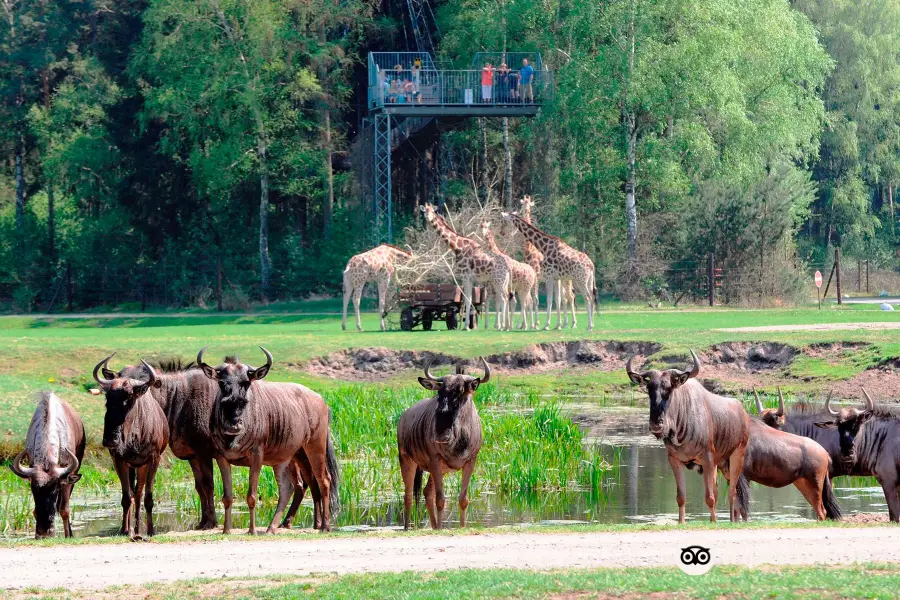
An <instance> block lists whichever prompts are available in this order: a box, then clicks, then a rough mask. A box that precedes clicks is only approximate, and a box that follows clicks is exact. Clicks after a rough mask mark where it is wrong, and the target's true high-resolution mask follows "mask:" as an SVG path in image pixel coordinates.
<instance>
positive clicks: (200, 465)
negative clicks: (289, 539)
mask: <svg viewBox="0 0 900 600" xmlns="http://www.w3.org/2000/svg"><path fill="white" fill-rule="evenodd" d="M260 348H261V349H262V351H263V353H264V354H265V357H266V363H265V364H264V365H263V366H261V367H256V368H254V367H251V366H249V365H247V364H244V363H242V362H240V360H239V359H237V358H235V357H226V358H225V359H224V361H223V362H222V364H220V365H219V366H217V367H212V366H210V365H208V364H206V363H205V362H204V360H203V355H204V351H205V350H206V348H204V349H203V350H200V352H199V353H198V355H197V359H196V362H195V363H190V364H188V365H182V364H181V362H180V361H178V360H171V361H160V362H158V363H157V366H156V367H154V366H151V365H150V364H149V363H148V362H146V361H144V360H142V361H141V363H140V364H139V365H134V366H126V367H124V368H122V369H120V370H119V371H118V372H116V371H113V370H111V369H110V368H109V361H110V360H111V359H112V356H113V355H110V356H108V357H106V358H104V359H103V360H102V361H100V362H99V363H98V364H97V365H96V367H94V371H93V376H94V379H95V380H96V381H97V383H98V384H99V385H100V388H101V389H102V391H103V393H104V394H105V396H106V414H105V417H104V426H103V446H104V447H105V448H107V449H108V451H109V453H110V456H111V457H112V460H113V463H114V465H115V470H116V473H117V474H118V477H119V480H120V482H121V486H122V511H123V516H122V527H121V530H120V533H121V534H122V535H128V536H130V537H131V538H132V539H139V538H140V536H141V525H140V507H141V503H142V500H143V506H144V511H145V515H146V534H147V535H153V533H154V528H153V506H154V502H153V481H154V476H155V474H156V471H157V469H158V467H159V464H160V460H161V456H162V454H163V452H164V451H165V448H166V446H168V447H169V448H170V449H171V451H172V454H174V455H175V456H176V457H177V458H179V459H182V460H187V461H189V462H190V465H191V468H192V471H193V474H194V483H195V488H196V491H197V494H198V495H199V498H200V522H199V524H198V526H197V527H198V528H199V529H213V528H215V527H217V525H218V523H217V516H216V509H215V499H214V487H213V462H215V463H216V464H217V465H218V468H219V471H220V473H221V478H222V483H223V497H222V503H223V505H224V509H225V510H224V520H225V523H224V532H225V533H228V532H229V531H230V529H231V526H232V515H231V507H232V502H233V492H232V481H231V467H232V466H246V467H250V477H249V486H248V490H247V508H248V510H249V516H250V530H249V533H251V534H254V533H256V515H255V507H256V502H257V490H258V485H259V477H260V472H261V469H262V467H263V466H264V465H267V466H271V467H272V468H273V471H274V473H275V479H276V481H277V484H278V504H277V507H276V510H275V514H274V516H273V518H272V521H271V523H270V524H269V527H268V532H273V531H274V530H275V529H276V524H278V523H279V519H281V518H282V515H283V516H284V518H283V520H281V522H280V525H279V527H281V528H290V527H291V524H292V521H293V519H294V517H295V515H296V512H297V510H298V508H299V506H300V503H301V502H302V500H303V497H304V495H305V493H306V491H307V489H308V490H309V492H310V494H311V495H312V498H313V506H314V526H315V528H316V529H319V530H323V531H328V530H330V528H331V520H332V515H333V514H334V513H335V511H337V509H338V504H339V502H338V486H339V468H338V459H337V456H336V455H335V451H334V445H333V443H332V436H331V433H330V417H331V415H330V411H329V408H328V406H327V405H326V404H325V402H324V400H323V399H322V397H321V396H320V395H319V394H317V393H316V392H314V391H312V390H310V389H309V388H307V387H304V386H302V385H299V384H295V383H273V382H268V381H264V378H265V376H266V374H267V373H268V372H269V370H270V369H271V367H272V364H273V358H272V355H271V354H270V353H269V352H268V351H267V350H266V349H265V348H262V347H260ZM691 356H692V357H693V365H692V366H691V368H690V369H689V370H686V371H682V370H679V369H672V368H670V369H665V370H657V369H650V370H646V371H642V372H636V371H633V370H632V360H631V359H630V360H629V361H628V362H627V363H626V367H625V369H626V372H627V374H628V377H629V378H630V380H631V381H632V382H633V383H634V384H637V385H640V386H641V387H642V388H644V389H646V391H647V393H648V395H649V400H650V423H649V425H650V432H651V433H652V434H653V435H654V436H656V437H657V438H658V439H660V440H662V441H663V443H664V444H665V447H666V449H667V451H668V457H669V463H670V465H671V467H672V472H673V474H674V476H675V481H676V488H677V496H676V499H677V503H678V513H679V514H678V517H679V522H684V520H685V484H684V477H685V472H684V468H685V467H687V468H688V469H695V468H696V469H697V470H698V471H699V472H700V473H701V474H702V476H703V478H704V483H705V489H706V494H705V501H706V504H707V506H708V507H709V512H710V519H711V520H712V521H715V520H716V502H717V497H718V490H717V473H718V472H721V473H722V474H723V475H724V477H725V479H726V481H728V482H729V494H728V501H729V507H730V514H731V520H732V521H737V520H747V519H748V517H749V505H750V488H749V483H748V481H755V482H757V483H759V484H762V485H765V486H770V487H784V486H787V485H790V484H794V485H795V486H796V487H797V489H799V490H800V492H801V493H802V494H803V496H804V497H805V498H806V499H807V501H808V502H809V503H810V505H811V506H812V508H813V511H814V512H815V514H816V516H817V518H818V519H820V520H824V519H834V520H838V519H840V518H841V509H840V507H839V506H838V503H837V500H836V498H835V495H834V491H833V489H832V484H831V479H832V478H834V477H837V476H840V475H866V476H874V477H876V478H877V479H878V481H879V482H880V483H881V485H882V487H883V489H884V494H885V498H886V500H887V504H888V510H889V514H890V519H891V521H900V485H898V484H900V410H898V409H895V408H889V407H877V406H875V404H874V402H873V401H872V399H871V397H870V396H869V394H868V393H867V392H866V391H865V390H863V394H864V396H865V399H866V403H865V406H864V407H862V408H852V407H851V408H843V409H841V410H835V409H834V408H833V407H832V406H831V402H830V401H831V396H830V395H829V397H828V399H826V401H825V405H824V407H817V406H812V405H810V404H807V403H797V404H795V405H794V406H793V407H792V409H791V410H790V411H786V410H785V406H784V398H783V396H782V395H781V390H780V389H779V390H778V397H779V406H778V408H777V409H764V408H763V406H762V403H761V402H760V401H759V397H758V396H757V397H756V405H757V409H758V412H759V414H758V415H754V416H751V415H749V414H748V413H747V411H745V410H744V407H743V405H742V404H741V402H739V401H738V400H736V399H734V398H726V397H723V396H719V395H716V394H713V393H712V392H710V391H708V390H707V389H706V388H705V387H703V385H702V384H701V383H700V382H699V381H698V380H697V377H698V375H699V373H700V360H699V359H698V358H697V355H696V354H695V353H694V352H693V350H692V351H691ZM481 362H482V365H483V369H484V374H483V375H482V376H481V377H473V376H470V375H466V374H465V373H464V371H463V369H462V367H460V366H457V368H456V372H455V373H454V374H450V375H445V376H443V377H435V376H433V375H432V373H431V371H430V368H429V367H430V365H428V366H425V376H424V377H419V378H418V381H419V383H420V384H421V385H422V386H423V387H424V388H425V389H427V390H429V391H432V392H435V395H434V396H432V397H430V398H426V399H424V400H421V401H420V402H418V403H416V404H415V405H413V406H412V407H410V408H409V409H407V410H406V411H405V412H404V413H403V414H402V416H401V417H400V420H399V423H398V425H397V447H398V458H399V461H400V472H401V474H402V477H403V483H404V488H405V493H404V525H405V527H406V528H409V524H410V512H411V509H412V503H413V500H414V499H415V500H416V501H418V497H419V494H420V492H421V491H422V480H423V475H424V473H426V472H427V473H428V474H429V477H428V482H427V484H426V485H425V488H424V495H425V502H426V506H427V509H428V514H429V518H430V521H431V526H432V527H433V528H435V529H440V528H441V526H442V524H443V514H444V509H445V497H444V488H443V475H444V474H446V473H448V472H454V471H460V470H461V471H462V483H461V486H460V493H459V520H460V525H461V526H464V525H465V522H466V507H467V506H468V487H469V482H470V479H471V476H472V473H473V471H474V469H475V464H476V460H477V457H478V452H479V450H480V449H481V446H482V442H483V438H482V428H481V420H480V418H479V415H478V411H477V409H476V407H475V404H474V401H473V398H474V394H475V391H476V390H477V389H478V387H479V385H481V384H482V383H486V382H488V381H489V380H490V378H491V369H490V366H489V365H488V363H487V361H485V360H484V359H481ZM84 454H85V431H84V425H83V424H82V421H81V418H80V417H79V416H78V414H77V413H76V412H75V411H74V409H73V408H72V407H71V405H69V404H68V403H67V402H65V401H63V400H61V399H60V398H58V397H57V396H56V395H55V394H53V393H51V392H43V393H42V394H41V395H40V399H39V401H38V405H37V408H36V410H35V413H34V416H33V418H32V420H31V425H30V427H29V430H28V434H27V438H26V442H25V449H24V450H22V452H20V453H19V454H18V456H16V458H15V459H14V461H13V463H12V465H11V469H12V471H13V472H14V473H15V474H16V475H18V476H19V477H21V478H22V479H25V480H27V481H29V482H30V484H31V491H32V495H33V497H34V504H35V507H34V516H35V521H36V528H35V535H36V537H38V538H41V537H47V536H52V535H54V521H55V517H56V514H57V512H58V513H59V514H60V516H61V518H62V521H63V525H64V532H65V536H66V537H71V536H72V526H71V522H70V511H69V499H70V496H71V494H72V489H73V486H74V485H75V483H76V482H77V481H78V480H79V478H80V477H81V476H80V474H79V469H80V466H81V465H82V461H83V460H84ZM26 459H27V461H28V463H29V465H28V466H26V465H25V464H24V463H25V461H26ZM292 496H293V498H291V497H292ZM289 501H290V502H291V505H290V507H288V502H289ZM285 509H287V512H285Z"/></svg>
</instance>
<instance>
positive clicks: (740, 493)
mask: <svg viewBox="0 0 900 600" xmlns="http://www.w3.org/2000/svg"><path fill="white" fill-rule="evenodd" d="M736 491H737V500H736V501H737V505H738V510H739V511H740V513H741V518H743V520H745V521H748V520H750V482H749V481H747V478H746V477H745V476H744V474H743V473H741V476H740V477H739V478H738V482H737V490H736Z"/></svg>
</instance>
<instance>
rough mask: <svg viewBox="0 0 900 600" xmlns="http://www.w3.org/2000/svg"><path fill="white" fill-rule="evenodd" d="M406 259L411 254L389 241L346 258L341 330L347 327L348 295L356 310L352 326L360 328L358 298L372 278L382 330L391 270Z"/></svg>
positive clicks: (392, 277)
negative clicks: (376, 293)
mask: <svg viewBox="0 0 900 600" xmlns="http://www.w3.org/2000/svg"><path fill="white" fill-rule="evenodd" d="M410 258H412V254H410V253H409V252H407V251H406V250H401V249H400V248H397V247H396V246H391V245H389V244H381V245H380V246H377V247H375V248H372V249H371V250H369V251H367V252H363V253H362V254H357V255H356V256H353V257H351V258H350V260H349V261H347V267H346V268H345V269H344V319H343V321H341V329H343V330H344V331H346V330H347V304H348V303H349V302H350V298H351V297H352V298H353V308H354V309H355V310H356V329H358V330H359V331H362V323H361V322H360V320H359V300H360V298H361V297H362V292H363V288H364V287H365V286H366V284H367V283H368V282H370V281H374V282H375V283H376V284H377V285H378V314H379V315H380V316H381V330H382V331H384V330H385V326H384V308H385V304H386V303H387V298H388V291H389V289H390V285H391V283H392V282H393V281H394V269H395V268H396V265H397V264H398V263H404V262H406V261H408V260H409V259H410Z"/></svg>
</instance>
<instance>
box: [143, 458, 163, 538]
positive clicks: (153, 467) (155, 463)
mask: <svg viewBox="0 0 900 600" xmlns="http://www.w3.org/2000/svg"><path fill="white" fill-rule="evenodd" d="M159 462H160V457H159V456H157V457H155V458H154V459H153V460H152V461H151V463H150V464H149V465H147V491H146V492H145V494H144V510H145V511H146V512H147V535H148V536H151V537H152V536H153V535H155V534H156V530H155V528H154V527H153V482H154V481H155V480H156V471H157V469H159Z"/></svg>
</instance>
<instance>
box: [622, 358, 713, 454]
mask: <svg viewBox="0 0 900 600" xmlns="http://www.w3.org/2000/svg"><path fill="white" fill-rule="evenodd" d="M691 356H692V357H693V359H694V365H693V367H692V368H691V370H690V371H679V370H678V369H666V370H665V371H657V370H656V369H650V370H649V371H644V372H642V373H636V372H634V371H632V370H631V361H632V360H633V359H634V357H633V356H632V357H631V358H629V359H628V362H627V363H626V364H625V372H626V373H628V378H629V379H631V381H632V382H633V383H636V384H637V385H640V386H643V387H645V388H647V394H648V395H649V396H650V433H652V434H653V435H655V436H656V437H658V438H661V437H663V434H664V433H665V426H664V421H665V416H666V409H667V408H668V407H669V398H670V397H671V395H672V392H674V391H675V390H676V389H678V386H680V385H683V384H684V382H686V381H687V380H688V379H690V378H691V377H697V375H699V374H700V359H699V358H697V355H696V354H695V353H694V351H693V350H691Z"/></svg>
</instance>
